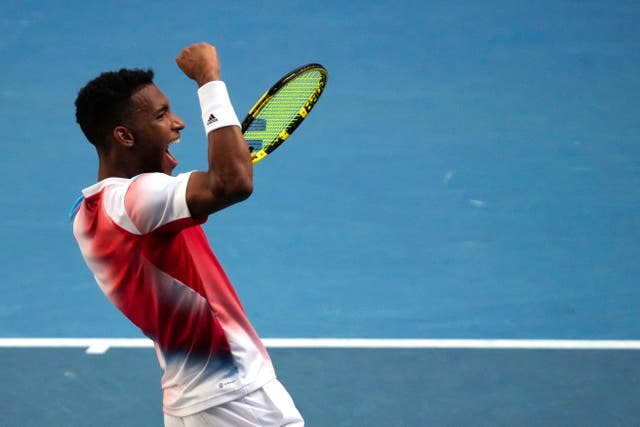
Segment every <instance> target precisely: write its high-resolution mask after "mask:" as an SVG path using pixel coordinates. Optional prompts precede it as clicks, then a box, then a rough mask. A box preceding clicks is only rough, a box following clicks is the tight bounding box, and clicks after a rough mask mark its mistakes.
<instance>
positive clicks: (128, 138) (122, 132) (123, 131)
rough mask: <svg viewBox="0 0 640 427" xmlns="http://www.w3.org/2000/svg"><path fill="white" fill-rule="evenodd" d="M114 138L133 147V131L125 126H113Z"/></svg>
mask: <svg viewBox="0 0 640 427" xmlns="http://www.w3.org/2000/svg"><path fill="white" fill-rule="evenodd" d="M113 139H115V140H116V142H117V143H118V144H121V145H123V146H125V147H133V141H134V138H133V132H131V130H130V129H129V128H127V127H125V126H116V127H115V128H113Z"/></svg>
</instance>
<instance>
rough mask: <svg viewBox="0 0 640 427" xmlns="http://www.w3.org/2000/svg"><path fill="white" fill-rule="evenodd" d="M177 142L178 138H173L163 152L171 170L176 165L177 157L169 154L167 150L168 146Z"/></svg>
mask: <svg viewBox="0 0 640 427" xmlns="http://www.w3.org/2000/svg"><path fill="white" fill-rule="evenodd" d="M178 142H180V139H179V138H178V139H175V140H173V141H171V142H170V143H169V144H168V145H167V147H166V148H165V150H164V154H165V158H166V160H167V163H168V165H169V167H170V169H171V170H173V168H175V167H176V166H178V159H176V158H175V157H174V156H173V154H171V151H169V146H170V145H171V144H177V143H178Z"/></svg>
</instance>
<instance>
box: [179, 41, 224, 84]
mask: <svg viewBox="0 0 640 427" xmlns="http://www.w3.org/2000/svg"><path fill="white" fill-rule="evenodd" d="M176 63H177V64H178V67H180V69H181V70H182V72H183V73H185V74H186V75H187V77H189V78H190V79H192V80H195V82H196V83H198V86H202V85H203V84H205V83H208V82H210V81H213V80H220V62H219V61H218V53H217V52H216V48H215V47H213V46H211V45H210V44H209V43H195V44H192V45H191V46H189V47H185V48H184V49H182V52H180V55H178V57H177V58H176Z"/></svg>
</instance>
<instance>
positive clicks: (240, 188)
mask: <svg viewBox="0 0 640 427" xmlns="http://www.w3.org/2000/svg"><path fill="white" fill-rule="evenodd" d="M233 193H234V196H235V199H236V200H237V201H238V202H241V201H243V200H246V199H248V198H249V196H251V194H252V193H253V181H252V180H251V179H244V180H240V182H238V183H237V184H236V185H235V188H234V191H233Z"/></svg>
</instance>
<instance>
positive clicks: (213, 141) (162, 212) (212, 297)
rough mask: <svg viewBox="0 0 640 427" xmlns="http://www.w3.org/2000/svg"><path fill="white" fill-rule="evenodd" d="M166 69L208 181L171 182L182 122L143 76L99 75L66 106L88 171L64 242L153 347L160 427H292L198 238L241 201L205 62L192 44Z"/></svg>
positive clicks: (211, 59)
mask: <svg viewBox="0 0 640 427" xmlns="http://www.w3.org/2000/svg"><path fill="white" fill-rule="evenodd" d="M176 62H177V64H178V66H179V67H180V68H181V69H182V71H183V72H184V73H185V74H186V75H187V76H188V77H189V78H191V79H192V80H194V81H195V82H196V83H197V84H198V87H199V89H198V97H199V100H200V106H201V109H202V117H203V121H204V126H205V131H206V134H207V138H208V170H207V171H206V172H201V171H194V172H189V173H183V174H179V175H177V176H175V177H173V176H171V172H172V171H173V169H174V168H175V167H176V166H177V164H178V161H177V160H176V158H175V157H173V155H172V154H171V153H170V152H169V146H170V145H171V144H172V143H174V142H177V141H178V140H179V138H180V131H181V130H182V129H183V128H184V122H183V121H182V120H181V119H180V118H179V117H178V116H176V115H175V114H174V113H173V112H172V111H171V108H170V105H169V101H168V100H167V98H166V97H165V95H164V94H163V93H162V92H161V91H160V90H159V89H158V88H157V87H156V86H155V85H154V84H153V72H152V71H150V70H148V71H143V70H129V69H121V70H119V71H117V72H107V73H103V74H101V75H100V76H98V77H97V78H95V79H94V80H92V81H90V82H89V83H88V84H87V85H86V86H85V87H84V88H82V89H81V90H80V92H79V94H78V97H77V99H76V103H75V105H76V119H77V122H78V124H79V125H80V128H81V129H82V131H83V132H84V134H85V136H86V137H87V139H88V140H89V142H91V143H92V144H93V145H94V146H95V147H96V150H97V153H98V159H99V167H98V182H97V183H96V184H94V185H92V186H90V187H88V188H85V189H84V190H83V197H82V198H81V199H80V200H79V202H78V203H77V204H76V207H75V211H74V212H75V216H74V219H73V234H74V236H75V238H76V240H77V242H78V245H79V246H80V251H81V252H82V255H83V257H84V259H85V261H86V263H87V265H88V267H89V268H90V269H91V271H92V272H93V274H94V276H95V278H96V281H97V283H98V285H99V286H100V288H101V289H102V291H103V292H104V294H105V295H106V296H107V297H108V298H109V300H111V302H112V303H113V304H114V305H115V306H116V307H117V308H118V309H119V310H120V311H121V312H122V313H123V314H124V315H125V316H126V317H127V318H128V319H129V320H130V321H131V322H133V323H134V324H135V325H136V326H137V327H138V328H140V330H141V331H142V332H143V333H144V334H145V335H146V336H148V337H149V338H151V339H152V340H153V341H154V343H155V348H156V353H157V355H158V360H159V363H160V365H161V367H162V368H163V370H164V375H163V377H162V388H163V394H164V396H163V410H164V413H165V426H167V427H173V426H186V427H200V426H285V425H286V426H302V425H303V424H304V423H303V420H302V418H301V416H300V414H299V412H298V410H297V409H296V407H295V405H294V403H293V401H292V400H291V398H290V397H289V394H288V393H287V391H286V390H285V389H284V387H283V386H282V385H281V384H280V383H279V382H278V381H277V379H276V377H275V373H274V370H273V367H272V364H271V360H270V358H269V355H268V354H267V351H266V349H265V348H264V346H263V344H262V342H261V341H260V338H259V337H258V335H257V334H256V332H255V330H254V329H253V327H252V326H251V323H250V322H249V320H248V319H247V317H246V314H245V312H244V310H243V308H242V306H241V304H240V301H239V300H238V297H237V295H236V293H235V291H234V289H233V286H232V285H231V283H230V281H229V279H228V278H227V276H226V274H225V273H224V271H223V269H222V267H221V266H220V264H219V262H218V260H217V259H216V257H215V255H214V254H213V252H212V250H211V248H210V246H209V244H208V242H207V239H206V236H205V234H204V231H203V230H202V228H201V224H202V223H204V222H205V221H206V219H207V216H208V215H210V214H212V213H214V212H216V211H218V210H221V209H224V208H226V207H228V206H230V205H232V204H234V203H237V202H240V201H242V200H244V199H246V198H247V197H249V195H250V194H251V192H252V189H253V181H252V180H253V177H252V164H251V157H250V153H249V150H248V147H247V144H246V142H245V140H244V138H243V136H242V132H241V130H240V124H239V122H238V118H237V116H236V114H235V112H234V109H233V106H232V104H231V101H230V99H229V95H228V93H227V89H226V86H225V84H224V82H222V81H221V80H220V65H219V62H218V58H217V53H216V50H215V48H214V47H213V46H211V45H209V44H206V43H199V44H194V45H192V46H189V47H187V48H185V49H183V50H182V52H181V54H180V55H179V56H178V57H177V59H176Z"/></svg>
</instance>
